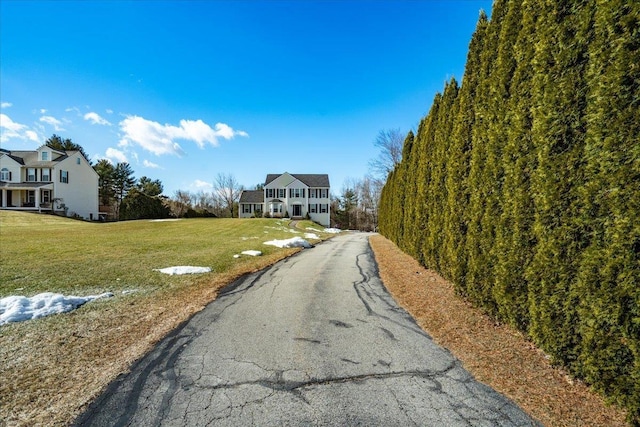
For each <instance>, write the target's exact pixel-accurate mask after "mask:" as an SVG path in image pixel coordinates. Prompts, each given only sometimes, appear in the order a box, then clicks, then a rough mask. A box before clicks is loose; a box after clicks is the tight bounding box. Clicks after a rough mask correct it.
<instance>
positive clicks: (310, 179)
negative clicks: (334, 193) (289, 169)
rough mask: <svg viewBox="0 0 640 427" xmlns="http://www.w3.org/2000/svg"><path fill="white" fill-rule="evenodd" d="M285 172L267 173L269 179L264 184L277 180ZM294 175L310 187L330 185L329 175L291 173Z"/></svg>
mask: <svg viewBox="0 0 640 427" xmlns="http://www.w3.org/2000/svg"><path fill="white" fill-rule="evenodd" d="M281 175H283V174H281V173H270V174H269V175H267V179H266V180H265V181H264V185H268V184H269V183H270V182H271V181H273V180H275V179H276V178H278V177H279V176H281ZM289 175H291V176H292V177H294V178H295V179H297V180H298V181H300V182H302V183H303V184H305V185H307V186H308V187H330V185H329V175H327V174H326V173H324V174H301V173H295V174H294V173H290V174H289Z"/></svg>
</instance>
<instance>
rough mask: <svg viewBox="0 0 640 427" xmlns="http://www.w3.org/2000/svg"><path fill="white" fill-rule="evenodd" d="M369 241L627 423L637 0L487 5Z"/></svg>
mask: <svg viewBox="0 0 640 427" xmlns="http://www.w3.org/2000/svg"><path fill="white" fill-rule="evenodd" d="M491 16H492V18H491V20H488V19H487V17H486V15H485V14H484V13H481V15H480V18H479V20H478V24H477V28H476V31H475V33H474V35H473V37H472V39H471V42H470V44H469V52H468V55H467V64H466V69H465V74H464V78H463V84H462V85H461V86H459V85H458V83H457V82H456V81H455V80H451V81H450V82H447V84H446V86H445V88H444V91H443V93H442V94H438V95H436V97H435V99H434V102H433V104H432V107H431V109H430V111H429V113H428V114H427V115H426V116H425V117H424V118H423V119H422V120H421V122H420V126H419V128H418V131H417V133H416V134H415V135H414V134H413V133H410V134H409V135H407V138H406V140H405V146H404V150H403V160H402V162H401V163H400V164H399V165H398V166H397V167H396V169H395V170H394V171H393V172H392V173H391V174H390V175H389V177H388V179H387V182H386V185H385V187H384V189H383V191H382V197H381V201H380V231H381V232H382V233H383V234H384V235H385V236H387V237H389V238H390V239H391V240H393V241H394V242H395V243H396V244H398V246H400V247H401V248H402V249H403V250H405V251H406V252H407V253H409V254H410V255H412V256H413V257H415V258H416V259H417V260H419V261H420V262H421V263H423V264H424V265H425V266H427V267H429V268H434V269H436V270H438V271H440V272H441V273H442V274H443V275H444V276H445V277H447V278H449V279H451V280H452V281H453V282H454V284H455V286H456V289H457V290H458V292H459V293H460V294H462V295H464V296H465V297H467V298H469V299H470V300H471V301H473V302H474V303H476V304H477V305H479V306H481V307H483V308H484V309H485V310H486V311H487V312H489V313H490V314H492V315H494V316H496V317H497V318H498V319H500V320H502V321H504V322H506V323H509V324H511V325H513V326H515V327H517V328H519V329H520V330H523V331H524V332H526V333H527V334H528V335H529V336H530V337H531V339H532V340H533V341H534V342H535V343H536V344H537V345H538V346H540V347H541V348H543V349H544V350H545V351H546V352H547V353H548V354H549V355H550V356H551V357H552V358H553V360H554V361H555V362H556V363H558V364H562V365H564V366H566V367H567V368H568V369H569V370H570V371H571V372H572V373H573V374H574V375H576V376H578V377H581V378H584V379H585V380H586V381H587V382H588V383H590V384H592V385H593V386H594V388H596V389H597V390H600V391H602V392H603V393H604V394H605V395H606V396H607V397H609V398H610V399H611V400H613V401H616V402H617V403H619V404H620V405H622V406H624V407H626V408H627V409H628V410H629V411H630V420H631V421H632V422H633V423H634V424H637V425H640V2H630V1H627V0H520V1H512V0H497V1H495V2H494V5H493V10H492V13H491Z"/></svg>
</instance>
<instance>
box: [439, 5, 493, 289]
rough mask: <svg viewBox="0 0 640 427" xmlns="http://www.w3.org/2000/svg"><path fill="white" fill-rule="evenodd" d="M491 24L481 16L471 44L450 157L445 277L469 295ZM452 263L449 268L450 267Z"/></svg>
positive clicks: (453, 130) (444, 249) (444, 247)
mask: <svg viewBox="0 0 640 427" xmlns="http://www.w3.org/2000/svg"><path fill="white" fill-rule="evenodd" d="M488 24H489V22H488V19H487V15H486V14H485V13H484V12H481V13H480V17H479V19H478V24H477V26H476V30H475V32H474V34H473V36H472V38H471V42H470V43H469V53H468V54H467V63H466V66H465V73H464V79H463V82H464V83H463V85H462V87H461V88H460V91H459V94H458V104H459V105H458V109H457V113H455V116H452V120H454V121H455V123H454V125H453V128H452V134H451V138H452V141H451V144H450V148H449V156H448V158H447V161H448V164H449V166H448V168H447V178H446V186H447V216H448V221H447V226H446V228H445V241H444V243H443V251H444V252H445V255H444V258H445V259H446V261H445V266H444V269H445V272H444V274H445V275H446V276H447V277H449V278H451V280H453V282H454V284H455V286H456V289H457V290H458V292H461V293H462V294H467V284H466V278H465V276H466V270H467V259H468V257H467V252H466V250H465V248H466V237H467V229H468V214H469V200H470V190H469V182H468V179H469V167H470V166H469V164H470V154H471V148H472V130H473V125H474V123H475V116H476V113H475V106H476V96H477V93H476V92H477V87H478V80H479V77H480V66H481V64H480V55H481V53H482V48H483V43H484V35H485V32H486V28H487V26H488ZM447 264H448V265H447Z"/></svg>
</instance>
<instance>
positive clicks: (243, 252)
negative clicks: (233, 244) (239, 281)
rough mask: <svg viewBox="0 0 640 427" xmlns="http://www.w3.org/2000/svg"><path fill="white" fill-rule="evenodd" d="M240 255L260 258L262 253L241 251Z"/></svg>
mask: <svg viewBox="0 0 640 427" xmlns="http://www.w3.org/2000/svg"><path fill="white" fill-rule="evenodd" d="M241 253H242V255H249V256H260V255H262V252H260V251H242V252H241Z"/></svg>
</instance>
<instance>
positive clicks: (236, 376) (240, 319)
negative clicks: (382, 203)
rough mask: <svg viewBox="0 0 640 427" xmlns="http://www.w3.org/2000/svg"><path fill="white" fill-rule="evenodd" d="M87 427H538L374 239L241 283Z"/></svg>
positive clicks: (118, 385) (108, 397)
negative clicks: (415, 310) (444, 340)
mask: <svg viewBox="0 0 640 427" xmlns="http://www.w3.org/2000/svg"><path fill="white" fill-rule="evenodd" d="M76 423H77V425H83V426H84V425H87V426H88V425H91V426H129V425H130V426H207V425H212V426H252V425H256V426H285V425H286V426H303V425H304V426H316V425H317V426H325V425H326V426H413V425H417V426H470V425H471V426H527V425H537V423H536V422H535V421H533V420H532V419H531V418H529V416H528V415H527V414H525V413H524V412H523V411H522V410H521V409H520V408H519V407H518V406H516V405H515V404H514V403H513V402H512V401H510V400H508V399H507V398H505V397H504V396H502V395H500V394H499V393H497V392H495V391H494V390H492V389H491V388H489V387H488V386H486V385H484V384H481V383H479V382H477V381H475V380H474V379H473V377H472V376H471V375H470V374H469V373H468V372H467V371H465V370H464V369H463V368H462V367H461V365H460V363H459V362H458V361H457V360H456V359H455V358H454V357H453V356H452V355H451V354H450V353H449V352H448V351H447V350H445V349H443V348H441V347H439V346H438V345H436V344H435V343H434V342H433V341H432V340H431V338H430V337H429V336H428V335H427V334H426V333H424V332H423V331H422V330H421V329H420V328H419V327H418V326H417V325H416V323H415V322H414V320H413V319H412V318H411V316H409V315H408V314H407V313H406V312H405V311H404V310H403V309H401V308H400V307H398V305H397V304H396V303H395V302H394V300H393V299H392V298H391V296H390V295H389V294H388V293H387V291H386V290H385V288H384V286H383V285H382V282H381V280H380V278H379V276H378V271H377V268H376V264H375V260H374V258H373V254H372V252H371V249H370V248H369V244H368V235H367V234H360V233H353V234H347V235H340V236H337V237H335V238H333V239H331V240H329V241H327V242H324V243H322V244H320V245H318V246H316V247H315V248H312V249H306V250H304V251H302V252H301V253H299V254H297V255H295V256H293V257H290V258H288V259H286V260H283V261H281V262H279V263H277V264H275V265H274V266H272V267H270V268H268V269H266V270H263V271H261V272H259V273H255V274H252V275H249V276H246V277H244V278H242V279H241V280H238V281H237V282H235V283H234V284H232V285H230V286H229V287H227V288H226V289H225V290H224V291H223V292H222V293H221V294H220V295H219V296H218V298H217V299H216V300H215V301H214V302H213V303H211V304H210V305H209V306H208V307H207V308H206V309H205V310H203V311H201V312H200V313H198V314H197V315H195V316H194V317H193V318H192V319H191V320H190V321H189V322H187V323H186V324H184V325H183V326H182V327H180V328H178V329H177V330H176V331H174V332H173V333H172V334H170V335H169V336H168V337H166V339H165V340H164V341H162V342H161V343H160V344H159V345H158V346H157V347H156V348H155V349H154V350H153V351H152V352H151V353H149V354H148V355H147V356H146V357H145V358H143V359H142V360H141V361H140V362H138V363H137V364H136V365H135V366H134V367H133V369H132V372H131V373H130V374H128V375H124V376H121V377H120V378H118V379H117V380H116V381H115V382H114V383H112V384H111V385H110V386H109V388H108V389H107V390H106V391H105V393H104V394H103V395H102V396H101V397H99V398H98V399H97V400H96V401H95V402H94V403H93V404H92V405H91V406H90V407H89V409H88V410H87V411H86V413H84V414H83V415H82V416H81V417H80V418H78V420H77V421H76Z"/></svg>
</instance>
